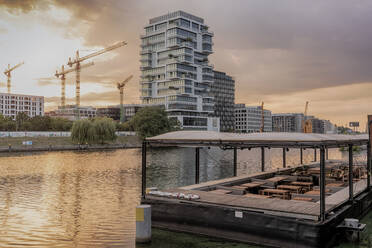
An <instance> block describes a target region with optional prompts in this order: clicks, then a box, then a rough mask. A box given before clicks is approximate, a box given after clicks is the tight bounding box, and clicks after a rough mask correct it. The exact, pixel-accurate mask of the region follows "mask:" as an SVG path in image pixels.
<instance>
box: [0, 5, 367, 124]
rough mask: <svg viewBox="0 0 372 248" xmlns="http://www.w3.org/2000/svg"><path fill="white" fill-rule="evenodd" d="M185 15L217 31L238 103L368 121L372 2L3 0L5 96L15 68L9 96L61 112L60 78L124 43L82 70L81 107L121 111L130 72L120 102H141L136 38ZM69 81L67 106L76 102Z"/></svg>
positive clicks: (217, 60) (217, 50)
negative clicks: (157, 21) (72, 61)
mask: <svg viewBox="0 0 372 248" xmlns="http://www.w3.org/2000/svg"><path fill="white" fill-rule="evenodd" d="M176 10H183V11H186V12H189V13H191V14H194V15H197V16H200V17H202V18H204V20H205V22H206V23H207V24H208V25H209V26H210V30H211V31H213V32H214V39H213V41H214V47H213V50H214V54H213V55H211V59H210V61H211V63H212V64H214V66H215V69H216V70H220V71H224V72H226V73H228V74H229V75H232V76H233V77H234V78H235V80H236V89H237V90H236V103H245V104H247V105H259V103H260V102H261V101H264V102H265V106H266V108H268V109H270V110H272V111H273V113H280V112H303V111H304V108H305V102H306V101H309V102H310V105H309V112H308V114H309V115H315V116H317V117H319V118H323V119H328V120H331V121H332V122H334V123H335V124H337V125H346V124H348V123H349V122H350V121H359V122H360V123H361V126H362V128H361V129H363V130H364V127H365V123H366V119H367V114H372V94H371V92H372V69H371V68H372V42H371V40H372V30H371V28H370V24H371V23H372V15H371V13H372V2H371V1H362V0H355V1H349V0H337V1H336V0H332V1H331V0H314V1H298V0H281V1H277V0H265V1H263V0H235V1H231V2H229V3H228V4H227V2H226V1H222V0H203V1H200V0H189V1H183V0H182V1H181V0H156V1H154V0H152V1H151V0H128V1H126V0H125V1H119V0H105V1H100V0H79V1H77V0H75V1H73V0H64V1H52V0H0V51H1V53H0V70H1V75H0V82H1V83H0V92H6V85H5V84H6V77H5V75H4V74H3V71H4V70H5V68H6V67H7V65H8V64H9V63H10V64H11V65H15V64H17V63H19V62H21V61H24V62H25V64H24V65H23V66H21V67H19V68H18V69H17V70H16V71H14V73H13V74H12V92H14V93H20V94H36V95H44V96H45V97H46V98H45V101H46V104H45V107H46V110H48V109H49V110H50V109H51V108H56V107H57V106H58V105H59V104H60V91H61V89H60V88H61V86H60V81H59V80H58V79H56V78H55V77H54V73H55V70H57V69H58V70H59V69H60V67H61V65H62V64H66V63H67V61H68V57H73V56H74V54H75V51H76V50H77V49H79V50H80V53H81V55H86V54H89V53H91V52H93V51H94V50H97V49H101V48H103V47H105V46H108V45H111V44H113V43H115V42H117V41H121V40H125V41H127V42H128V45H127V46H124V47H121V48H119V49H117V50H114V51H113V52H109V53H107V54H105V55H102V56H99V57H95V58H93V59H92V60H93V61H94V62H95V65H94V66H92V67H90V68H87V69H85V70H82V73H81V81H82V85H81V104H82V105H94V106H103V105H112V104H118V103H119V91H118V90H117V89H116V86H115V85H116V84H115V83H116V82H117V81H119V80H123V79H125V78H126V77H127V76H129V75H130V74H133V75H134V78H133V79H132V81H131V82H130V83H128V85H127V88H126V89H125V93H124V102H125V103H126V104H128V103H139V102H140V100H139V75H140V70H139V67H140V63H139V52H140V37H139V36H140V35H141V34H143V33H144V30H143V27H144V26H145V25H147V24H148V21H149V19H150V18H153V17H156V16H160V15H163V14H166V13H168V12H172V11H176ZM74 82H75V74H74V73H71V74H69V76H68V77H67V83H68V85H67V89H66V90H67V91H66V93H67V94H66V97H67V104H74V101H75V87H74Z"/></svg>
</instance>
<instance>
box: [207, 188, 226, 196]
mask: <svg viewBox="0 0 372 248" xmlns="http://www.w3.org/2000/svg"><path fill="white" fill-rule="evenodd" d="M208 192H210V193H213V194H221V195H224V194H230V193H231V192H232V191H229V190H225V189H216V190H211V191H208Z"/></svg>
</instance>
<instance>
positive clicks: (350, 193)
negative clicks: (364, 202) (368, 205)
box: [349, 144, 354, 201]
mask: <svg viewBox="0 0 372 248" xmlns="http://www.w3.org/2000/svg"><path fill="white" fill-rule="evenodd" d="M353 198H354V192H353V145H352V144H349V200H350V201H353Z"/></svg>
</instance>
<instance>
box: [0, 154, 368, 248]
mask: <svg viewBox="0 0 372 248" xmlns="http://www.w3.org/2000/svg"><path fill="white" fill-rule="evenodd" d="M281 154H282V150H280V149H271V150H267V152H266V156H267V157H266V165H265V166H266V168H267V169H275V168H279V167H281V166H282V157H281ZM313 154H314V153H313V150H306V151H304V161H305V162H310V161H312V160H313V157H314V155H313ZM329 155H330V158H331V159H347V153H344V152H339V151H338V150H330V152H329ZM194 157H195V156H194V150H193V149H190V148H181V149H174V148H169V149H168V148H167V149H164V148H162V149H151V150H150V151H149V153H148V169H147V171H148V178H147V183H148V186H157V187H159V188H161V189H162V188H167V187H175V186H183V185H189V184H192V183H193V182H194V173H195V171H194V163H195V160H194ZM317 157H318V158H319V154H318V156H317ZM232 158H233V154H232V151H231V150H230V151H221V150H219V149H218V148H216V149H213V148H212V149H207V148H205V149H202V150H201V153H200V160H201V163H200V166H201V167H200V181H201V182H203V181H207V180H208V181H209V180H213V179H220V178H225V177H229V176H231V175H232V173H233V172H232ZM355 160H357V161H358V160H365V153H360V154H359V156H357V157H356V158H355ZM298 163H299V151H298V150H295V149H293V150H290V151H289V152H288V153H287V165H289V166H290V165H296V164H298ZM260 166H261V165H260V151H259V150H256V149H252V150H251V151H248V150H244V151H239V152H238V175H241V174H249V173H253V172H258V171H259V170H260V168H261V167H260ZM140 189H141V151H140V150H139V149H128V150H115V151H104V152H45V153H22V154H15V153H14V154H6V155H4V154H2V155H0V247H1V248H6V247H41V248H43V247H135V206H136V205H137V204H138V203H139V199H140Z"/></svg>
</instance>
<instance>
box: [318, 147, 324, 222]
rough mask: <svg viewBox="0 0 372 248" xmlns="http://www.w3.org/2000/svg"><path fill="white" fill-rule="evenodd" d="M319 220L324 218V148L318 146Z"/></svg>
mask: <svg viewBox="0 0 372 248" xmlns="http://www.w3.org/2000/svg"><path fill="white" fill-rule="evenodd" d="M319 166H320V182H319V184H320V220H321V221H324V220H325V148H324V146H321V147H320V165H319Z"/></svg>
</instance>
